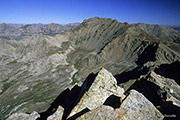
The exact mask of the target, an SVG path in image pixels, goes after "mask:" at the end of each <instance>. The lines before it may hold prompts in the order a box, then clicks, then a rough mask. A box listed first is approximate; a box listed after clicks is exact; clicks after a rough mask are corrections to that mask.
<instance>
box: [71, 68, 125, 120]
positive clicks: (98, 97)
mask: <svg viewBox="0 0 180 120" xmlns="http://www.w3.org/2000/svg"><path fill="white" fill-rule="evenodd" d="M123 93H124V89H123V88H121V87H119V86H117V81H116V79H115V78H114V77H113V75H112V74H111V73H110V72H108V71H107V70H106V69H104V68H102V69H101V70H100V71H99V73H98V75H97V76H96V78H95V80H94V82H93V83H92V85H91V87H90V88H89V90H88V91H87V92H86V93H85V94H84V95H83V97H82V98H81V99H80V101H79V103H78V104H77V105H76V106H75V107H74V109H73V110H72V111H71V113H70V115H69V117H71V116H73V115H75V114H76V113H78V112H80V111H82V110H83V109H85V108H88V109H90V110H94V109H96V108H97V107H99V106H101V105H102V104H103V103H104V102H105V100H106V99H107V98H108V97H109V96H111V95H116V96H118V97H121V96H122V95H123Z"/></svg>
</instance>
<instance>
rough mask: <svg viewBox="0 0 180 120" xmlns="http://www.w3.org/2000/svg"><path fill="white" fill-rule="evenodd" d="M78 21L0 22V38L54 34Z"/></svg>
mask: <svg viewBox="0 0 180 120" xmlns="http://www.w3.org/2000/svg"><path fill="white" fill-rule="evenodd" d="M79 24H80V23H70V24H65V25H61V24H56V23H51V24H6V23H2V24H0V38H5V39H8V40H13V39H14V40H19V39H22V38H23V37H25V36H30V35H32V34H44V35H55V34H60V33H63V32H66V31H69V30H71V29H73V28H74V27H76V26H77V25H79Z"/></svg>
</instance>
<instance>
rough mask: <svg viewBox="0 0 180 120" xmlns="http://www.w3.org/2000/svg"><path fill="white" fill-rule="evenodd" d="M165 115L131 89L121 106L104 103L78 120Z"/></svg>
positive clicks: (143, 119)
mask: <svg viewBox="0 0 180 120" xmlns="http://www.w3.org/2000/svg"><path fill="white" fill-rule="evenodd" d="M163 118H164V117H163V115H162V114H161V113H160V112H159V111H158V110H157V109H156V108H155V107H154V105H153V104H152V103H151V102H150V101H149V100H147V99H146V98H145V97H144V96H143V95H142V94H141V93H139V92H137V91H135V90H131V91H130V94H129V95H128V97H127V98H126V99H125V100H124V102H123V103H122V104H121V106H120V108H117V109H113V108H112V107H110V106H105V105H102V106H100V107H98V108H97V109H94V110H92V111H89V112H87V113H86V114H84V115H82V116H80V117H79V118H78V119H77V120H162V119H163Z"/></svg>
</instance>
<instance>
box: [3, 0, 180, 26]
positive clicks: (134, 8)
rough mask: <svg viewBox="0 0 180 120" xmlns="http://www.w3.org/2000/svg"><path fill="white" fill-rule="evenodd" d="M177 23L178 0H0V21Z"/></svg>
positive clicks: (179, 5) (178, 15)
mask: <svg viewBox="0 0 180 120" xmlns="http://www.w3.org/2000/svg"><path fill="white" fill-rule="evenodd" d="M95 16H98V17H105V18H113V19H117V20H118V21H120V22H128V23H138V22H143V23H150V24H163V25H172V24H176V25H180V0H0V23H3V22H5V23H29V24H30V23H44V24H45V23H52V22H53V23H61V24H65V23H72V22H82V21H83V20H84V19H88V18H91V17H95Z"/></svg>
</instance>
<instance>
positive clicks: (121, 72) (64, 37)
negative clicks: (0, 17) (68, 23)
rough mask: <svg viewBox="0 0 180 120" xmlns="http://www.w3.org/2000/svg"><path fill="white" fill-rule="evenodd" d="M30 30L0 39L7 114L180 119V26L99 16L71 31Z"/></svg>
mask: <svg viewBox="0 0 180 120" xmlns="http://www.w3.org/2000/svg"><path fill="white" fill-rule="evenodd" d="M39 26H41V27H44V26H42V25H39ZM142 26H143V27H142ZM144 26H145V27H144ZM16 27H17V29H20V28H22V26H16ZM157 27H158V28H157ZM27 28H28V26H27ZM30 28H31V29H30ZM30 28H28V29H24V28H23V29H24V30H27V31H26V33H27V34H24V33H22V34H23V35H22V36H21V35H20V36H21V37H20V38H19V37H17V38H14V36H13V37H11V34H9V32H6V33H7V35H8V34H9V36H10V37H11V38H8V39H11V40H8V39H5V37H3V38H0V49H1V52H0V101H1V102H0V108H1V109H0V118H2V119H5V118H8V117H9V116H10V117H9V118H8V119H10V120H11V119H18V118H21V119H23V118H24V119H36V118H38V117H39V116H41V117H40V118H39V119H43V120H44V119H46V118H48V119H49V120H51V119H55V118H56V119H58V120H59V119H67V118H68V119H74V118H77V119H85V118H87V119H94V118H96V117H97V118H96V119H103V118H104V119H113V118H114V119H119V117H121V118H122V119H133V118H132V117H130V116H129V115H130V114H133V116H134V117H135V118H137V119H138V118H139V119H143V118H144V119H146V117H147V119H163V118H165V119H166V118H168V117H175V118H179V115H178V113H179V100H180V99H179V96H180V94H179V91H180V89H179V84H180V83H179V80H180V77H179V75H178V72H177V71H178V70H179V68H180V67H175V66H178V65H179V60H180V44H179V43H178V41H179V39H180V37H179V34H178V33H177V31H175V30H172V29H170V28H166V27H162V26H158V25H156V26H154V25H144V24H143V25H141V24H132V25H131V24H128V23H120V22H118V21H117V20H113V19H105V18H98V17H95V18H91V19H88V20H84V21H83V22H82V23H81V24H80V25H78V26H77V27H75V28H74V27H71V28H74V29H72V30H69V31H67V32H64V33H62V32H63V31H61V29H57V28H56V29H55V31H54V32H49V31H46V30H45V29H44V28H43V30H42V31H41V30H40V31H39V28H38V29H36V27H32V26H31V27H30ZM53 28H54V27H53ZM156 28H157V29H156ZM0 29H1V27H0ZM13 29H14V28H9V30H13ZM33 29H35V30H33ZM48 30H49V29H48ZM66 30H68V29H66ZM66 30H65V31H66ZM2 31H3V32H4V30H2ZM15 31H16V29H15ZM50 31H51V30H50ZM11 33H12V32H11ZM51 33H53V34H51ZM54 33H55V34H54ZM59 33H61V34H59ZM3 34H4V33H3ZM12 34H14V33H12ZM17 35H18V34H17ZM164 36H165V37H164ZM15 37H16V36H15ZM13 39H14V40H13ZM101 68H105V69H106V70H105V69H102V70H101V71H100V72H99V70H100V69H101ZM102 71H103V73H105V74H103V75H100V74H96V75H95V74H90V73H97V72H99V73H101V72H102ZM108 71H109V72H110V73H109V72H108ZM113 76H114V77H113ZM98 80H100V81H99V82H98ZM105 81H108V82H109V86H108V85H103V84H106V83H104V82H105ZM111 84H112V85H113V87H111ZM80 86H81V87H80ZM98 86H99V88H98ZM100 86H101V87H100ZM100 88H102V89H100ZM94 89H95V92H93V90H94ZM60 93H61V94H60ZM78 93H79V94H78ZM122 93H124V95H122ZM59 94H60V95H59ZM58 95H59V96H58ZM102 96H103V97H102ZM154 96H155V97H154ZM95 98H98V99H95ZM100 98H102V99H100ZM95 100H96V101H95ZM53 101H54V102H53ZM92 101H93V102H94V103H96V104H94V105H95V107H93V106H92V104H91V103H92ZM130 101H133V102H134V105H135V106H132V105H131V102H130ZM143 101H144V102H143ZM133 102H132V103H133ZM141 106H142V107H141ZM131 107H132V108H131ZM86 108H87V109H86ZM169 109H171V110H169ZM81 110H82V111H81ZM33 111H36V112H33ZM108 111H109V112H108ZM120 111H121V112H120ZM145 111H147V112H145ZM37 112H38V113H39V114H37ZM107 112H108V113H112V114H110V115H112V116H110V115H108V114H107ZM13 113H15V114H13ZM17 113H20V114H17ZM25 113H32V114H25ZM97 113H99V114H97ZM147 113H148V114H147ZM81 115H82V116H81ZM149 115H150V116H149ZM23 116H24V117H23ZM57 116H59V117H57ZM27 117H28V118H27Z"/></svg>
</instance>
